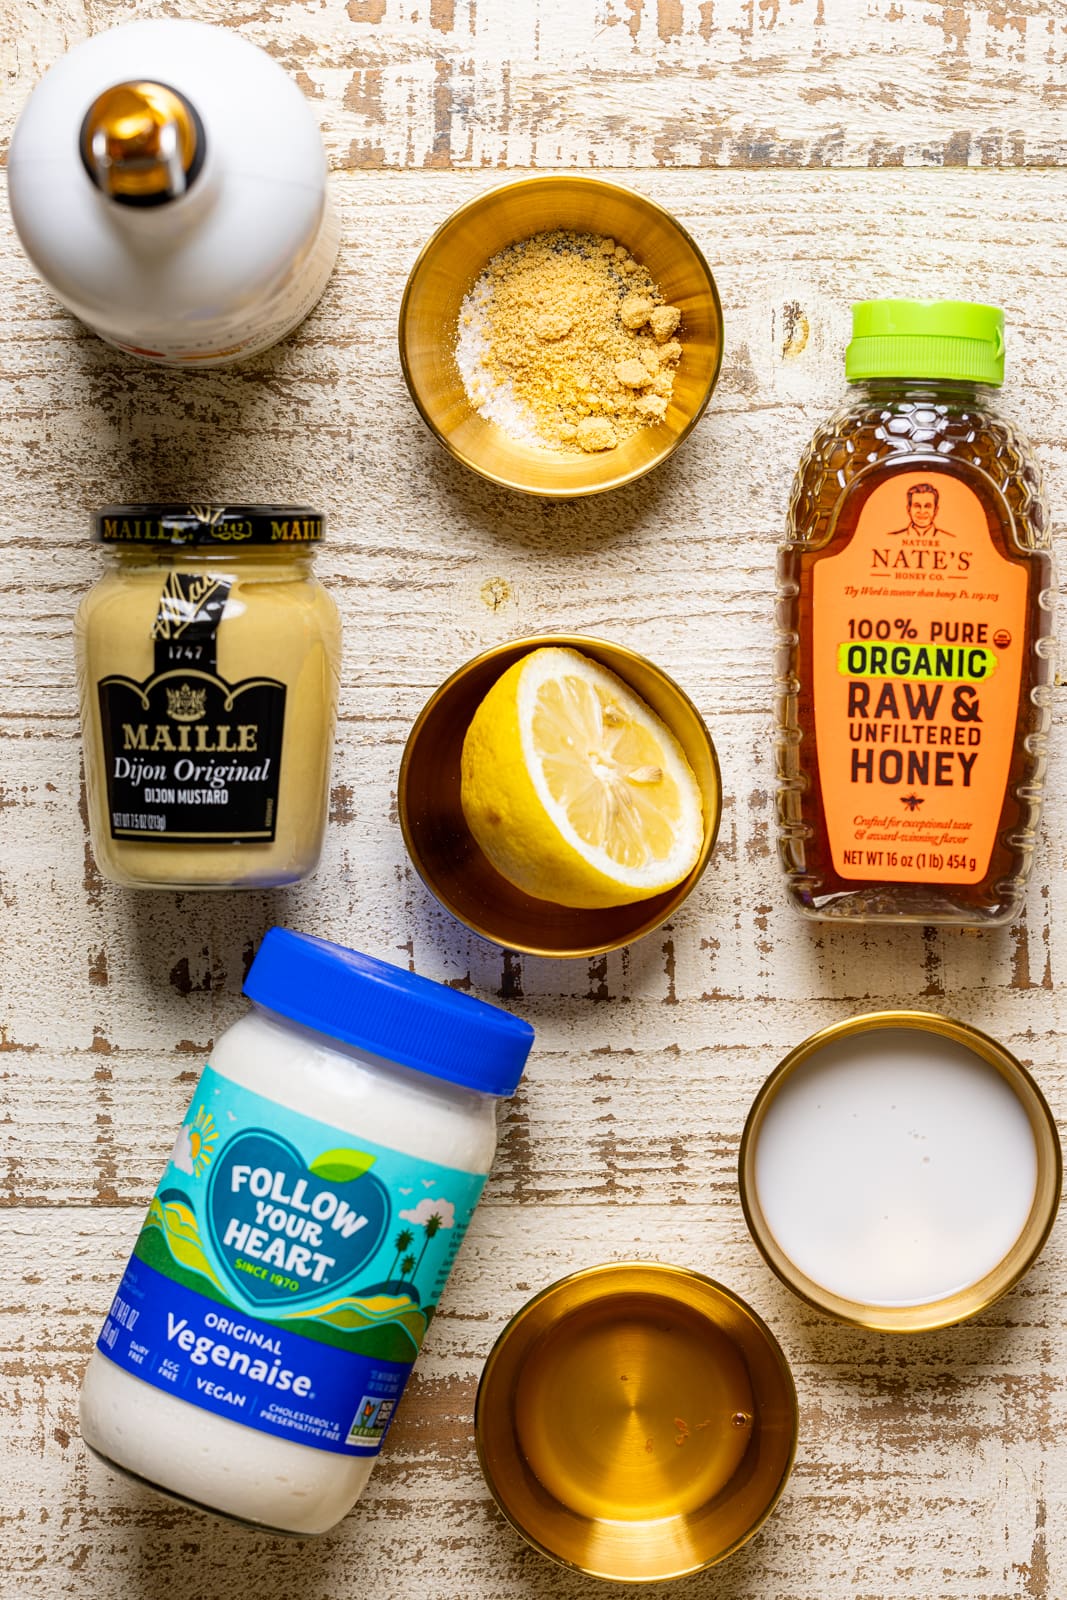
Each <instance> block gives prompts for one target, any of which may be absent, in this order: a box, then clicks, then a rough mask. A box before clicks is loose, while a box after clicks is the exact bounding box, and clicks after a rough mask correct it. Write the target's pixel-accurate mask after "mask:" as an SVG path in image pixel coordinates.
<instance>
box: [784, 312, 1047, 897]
mask: <svg viewBox="0 0 1067 1600" xmlns="http://www.w3.org/2000/svg"><path fill="white" fill-rule="evenodd" d="M845 373H846V377H847V378H848V380H849V382H850V383H851V384H853V385H855V390H854V393H853V396H852V397H851V399H850V400H849V402H848V403H847V404H846V406H845V407H844V408H843V409H842V410H840V411H839V412H838V413H837V414H836V415H835V416H833V417H832V418H831V419H830V420H829V421H828V422H826V423H825V424H823V426H821V427H820V428H819V429H818V430H817V432H816V434H815V437H814V439H813V440H812V442H811V444H810V446H809V447H808V450H807V451H806V453H805V455H804V457H803V460H802V461H801V463H800V466H799V468H798V471H797V475H796V478H795V480H794V484H793V493H792V499H791V502H790V507H789V522H788V534H787V542H786V543H785V544H784V545H783V546H782V548H781V550H780V553H779V565H778V626H779V634H778V678H777V724H778V740H777V769H778V840H779V852H780V855H781V860H782V865H783V867H784V870H785V873H786V876H787V879H788V885H789V894H790V897H791V899H792V901H793V903H794V904H795V905H796V906H797V907H799V909H800V910H801V911H802V912H804V913H805V914H806V915H807V916H809V917H815V918H819V919H822V920H838V919H851V920H854V921H862V922H897V921H904V922H921V923H957V924H963V925H969V926H989V925H996V924H1000V923H1004V922H1008V921H1010V920H1012V919H1013V918H1015V917H1016V916H1017V915H1018V913H1019V911H1020V909H1021V906H1022V903H1023V896H1024V892H1025V888H1026V881H1027V877H1028V875H1029V872H1030V867H1031V863H1032V860H1033V853H1034V843H1035V834H1036V829H1037V826H1038V821H1039V816H1040V810H1041V799H1042V793H1043V789H1044V780H1045V763H1046V747H1047V733H1048V726H1049V716H1050V704H1051V689H1050V684H1051V678H1052V653H1053V641H1052V638H1051V626H1052V603H1053V594H1052V583H1053V575H1052V557H1051V555H1050V552H1049V543H1050V541H1049V532H1048V515H1047V511H1046V507H1045V502H1044V499H1043V495H1042V487H1041V477H1040V473H1039V470H1038V467H1037V464H1036V462H1035V461H1034V459H1033V456H1032V455H1031V452H1030V448H1029V446H1028V445H1027V443H1026V441H1025V440H1024V439H1023V438H1022V437H1021V436H1020V434H1019V433H1018V431H1017V430H1016V429H1015V428H1014V426H1013V425H1012V424H1011V423H1010V422H1007V421H1005V420H1004V418H1003V417H1001V416H1000V415H999V414H998V413H997V412H996V411H995V410H994V409H993V408H992V401H991V396H990V390H991V389H992V388H995V387H996V386H998V385H999V384H1000V383H1002V382H1003V376H1004V316H1003V313H1002V312H1001V311H1000V310H999V309H998V308H996V307H995V306H984V305H972V304H970V303H967V302H963V301H954V300H945V301H916V300H871V301H865V302H863V303H861V304H859V305H857V306H855V307H854V308H853V330H852V341H851V343H850V344H849V346H848V351H847V354H846V358H845Z"/></svg>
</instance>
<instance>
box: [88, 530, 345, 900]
mask: <svg viewBox="0 0 1067 1600" xmlns="http://www.w3.org/2000/svg"><path fill="white" fill-rule="evenodd" d="M322 536H323V519H322V517H321V515H320V514H319V513H318V512H317V511H312V510H310V509H309V508H308V507H306V506H238V505H232V506H180V505H130V506H109V507H107V508H106V509H105V510H103V511H101V512H99V513H98V514H97V515H96V517H95V518H94V524H93V537H94V538H95V539H96V540H97V541H99V542H100V543H101V544H102V545H103V546H104V547H105V549H106V551H107V556H108V566H107V570H106V572H105V573H104V575H103V576H102V577H101V579H100V581H99V582H98V583H97V584H96V585H95V586H94V587H93V588H92V589H91V590H90V591H89V593H88V594H87V595H86V596H85V598H84V599H83V601H82V603H81V605H80V607H79V608H78V614H77V619H76V622H75V642H76V651H77V661H78V678H79V687H80V693H81V713H82V731H83V739H84V747H85V776H86V785H87V789H88V797H89V828H90V834H91V836H92V846H93V854H94V855H95V857H96V862H97V865H98V867H99V868H100V871H101V872H102V873H103V874H104V875H105V876H106V877H108V878H111V879H113V880H114V881H115V882H116V883H120V884H124V885H126V886H127V887H129V888H167V889H223V888H272V887H277V886H280V885H282V884H287V883H295V882H297V881H299V880H300V879H301V878H306V877H307V876H308V875H309V874H310V873H311V872H313V871H314V870H315V867H316V865H317V864H318V859H319V854H320V851H321V849H322V840H323V835H324V832H325V828H326V817H327V811H328V806H329V780H330V757H331V754H332V749H333V732H334V721H335V716H336V709H337V691H338V680H339V673H340V656H341V625H340V619H339V617H338V614H337V607H336V606H335V605H334V602H333V600H332V599H331V597H330V595H329V594H328V593H327V591H326V590H325V589H324V588H323V587H322V585H321V584H320V583H319V582H317V581H316V579H315V577H314V575H313V573H312V567H311V563H312V557H313V555H314V552H315V549H316V547H317V545H318V544H319V543H320V541H321V539H322Z"/></svg>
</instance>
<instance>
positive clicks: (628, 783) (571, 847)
mask: <svg viewBox="0 0 1067 1600" xmlns="http://www.w3.org/2000/svg"><path fill="white" fill-rule="evenodd" d="M461 775H462V787H461V799H462V805H463V815H464V816H465V818H466V819H467V826H468V827H469V828H470V830H471V833H472V834H473V835H474V838H475V839H476V840H477V842H478V844H479V846H480V847H481V849H482V850H483V851H484V853H485V854H486V855H487V856H488V858H489V860H490V861H491V862H492V864H493V866H494V867H495V868H496V870H497V871H498V872H499V873H500V874H501V875H502V876H503V877H505V878H507V880H508V882H509V883H512V884H514V885H515V886H516V888H519V889H522V890H524V891H525V892H526V893H527V894H529V895H533V896H534V897H535V898H536V899H538V900H551V901H554V902H555V904H557V905H563V906H573V907H583V908H587V909H592V908H597V907H606V906H621V905H628V904H629V903H630V902H631V901H634V900H645V899H648V898H649V897H650V896H652V895H656V894H662V893H663V891H664V890H665V889H670V888H673V886H674V885H675V884H676V883H680V882H681V881H682V879H683V878H685V877H687V876H688V874H689V873H690V872H691V871H692V870H693V867H694V866H695V865H696V862H697V860H698V858H699V856H700V851H701V847H702V845H703V842H704V814H703V806H702V803H701V795H700V787H699V785H698V783H697V780H696V778H695V777H694V775H693V771H692V768H691V767H690V766H689V763H688V762H687V761H686V758H685V755H684V753H683V751H682V748H681V745H680V744H679V743H678V741H677V739H676V738H675V737H674V735H673V734H672V733H671V731H670V729H669V728H667V727H666V726H665V725H664V723H662V722H661V721H660V719H659V717H657V716H656V714H655V712H653V711H652V710H650V708H649V707H648V706H647V705H645V703H644V701H643V700H640V699H639V698H638V697H637V695H635V694H634V693H633V691H632V690H631V689H629V688H627V686H626V684H624V683H623V682H622V680H621V679H620V678H617V677H616V676H615V674H614V673H613V672H609V671H608V670H607V668H606V667H602V666H601V665H600V663H599V662H597V661H591V660H590V659H589V658H588V657H587V656H583V655H581V654H580V653H579V652H578V651H577V650H568V649H562V648H557V647H555V646H552V647H547V648H545V649H542V650H534V651H532V652H531V654H530V655H528V656H524V657H523V658H522V660H521V661H517V662H516V663H515V665H514V666H512V667H509V668H508V670H507V672H505V673H504V674H503V676H502V677H501V678H498V680H497V681H496V683H495V684H494V685H493V687H492V688H491V689H490V691H489V693H488V694H487V695H486V697H485V699H484V700H483V701H482V703H481V705H480V706H479V707H478V709H477V711H476V712H475V714H474V718H473V720H472V722H471V725H470V727H469V728H468V730H467V736H466V738H465V740H464V742H463V756H462V763H461Z"/></svg>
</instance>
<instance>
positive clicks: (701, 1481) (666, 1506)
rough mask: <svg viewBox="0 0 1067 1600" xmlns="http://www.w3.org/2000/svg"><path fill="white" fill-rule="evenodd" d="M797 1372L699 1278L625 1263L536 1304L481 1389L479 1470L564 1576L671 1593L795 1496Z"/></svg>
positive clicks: (507, 1512) (751, 1315)
mask: <svg viewBox="0 0 1067 1600" xmlns="http://www.w3.org/2000/svg"><path fill="white" fill-rule="evenodd" d="M797 1426H798V1418H797V1400H796V1390H795V1388H794V1386H793V1379H792V1376H791V1374H790V1371H789V1367H788V1365H787V1363H786V1359H785V1357H784V1355H783V1354H782V1351H781V1349H780V1348H779V1345H778V1342H777V1340H776V1339H775V1338H774V1335H773V1334H772V1333H771V1332H770V1330H769V1328H767V1326H766V1325H765V1323H764V1322H762V1321H761V1319H760V1318H759V1317H758V1316H757V1315H756V1313H755V1312H754V1311H753V1310H752V1309H751V1307H749V1306H747V1305H746V1304H745V1302H744V1301H743V1300H741V1299H739V1298H738V1296H737V1295H735V1294H732V1293H731V1292H730V1290H729V1289H724V1288H723V1287H722V1285H721V1284H718V1283H715V1282H713V1281H712V1279H710V1278H705V1277H704V1276H703V1275H702V1274H700V1273H698V1272H690V1271H686V1270H684V1269H683V1268H680V1267H670V1266H664V1265H661V1264H659V1263H648V1262H617V1263H612V1264H609V1265H607V1266H600V1267H590V1268H588V1269H587V1270H586V1271H584V1272H576V1273H574V1274H573V1275H572V1276H571V1277H568V1278H563V1279H561V1280H560V1281H559V1282H558V1283H554V1284H552V1285H551V1286H550V1287H549V1288H547V1289H544V1290H542V1292H541V1293H540V1294H539V1295H537V1296H535V1298H534V1299H533V1300H531V1301H529V1302H528V1304H527V1305H525V1306H524V1307H523V1308H522V1310H521V1311H520V1312H519V1313H518V1315H517V1316H515V1317H513V1318H512V1320H511V1321H510V1322H509V1323H508V1325H507V1327H506V1328H505V1329H504V1331H503V1332H502V1333H501V1335H500V1337H499V1338H498V1339H497V1341H496V1344H495V1345H494V1346H493V1349H492V1351H491V1353H490V1355H489V1359H488V1361H487V1362H486V1364H485V1370H484V1371H483V1373H482V1379H481V1383H480V1384H479V1386H478V1398H477V1402H476V1405H475V1413H474V1431H475V1438H476V1441H477V1446H478V1459H479V1461H480V1462H481V1467H482V1471H483V1473H484V1474H485V1480H486V1483H487V1484H488V1485H489V1489H490V1491H491V1492H492V1495H493V1498H494V1499H495V1501H496V1503H497V1505H498V1506H499V1507H500V1510H501V1511H502V1512H503V1514H504V1516H505V1517H506V1518H507V1520H508V1521H509V1522H510V1523H511V1525H512V1527H513V1528H515V1529H516V1530H517V1531H518V1532H519V1533H520V1534H521V1535H522V1536H523V1538H524V1539H526V1540H527V1541H528V1542H529V1543H530V1544H532V1545H533V1546H534V1548H535V1549H537V1550H539V1551H540V1552H541V1553H542V1555H546V1556H550V1557H551V1558H552V1559H553V1560H555V1561H558V1562H560V1563H561V1564H562V1565H563V1566H565V1567H570V1568H572V1569H574V1570H576V1571H578V1572H582V1573H586V1574H587V1575H588V1576H590V1577H597V1578H610V1579H614V1580H615V1581H616V1582H620V1583H654V1582H657V1581H659V1580H662V1579H666V1578H681V1577H685V1576H686V1575H688V1574H690V1573H693V1572H699V1571H701V1570H702V1569H703V1568H705V1567H711V1566H714V1565H715V1563H716V1562H719V1561H722V1560H724V1559H725V1557H726V1556H728V1555H731V1554H732V1553H733V1551H735V1550H737V1549H738V1548H739V1547H740V1546H741V1545H743V1544H744V1543H745V1541H746V1540H747V1539H750V1538H751V1537H752V1535H753V1534H754V1533H755V1532H756V1530H757V1528H759V1526H760V1525H761V1523H763V1521H764V1520H765V1519H766V1518H767V1517H768V1516H769V1515H770V1513H771V1511H772V1510H773V1509H774V1506H775V1504H776V1503H777V1501H778V1498H779V1496H780V1495H781V1493H782V1490H783V1489H784V1488H785V1483H786V1479H787V1478H788V1476H789V1472H790V1469H791V1467H792V1465H793V1458H794V1455H795V1453H796V1442H797Z"/></svg>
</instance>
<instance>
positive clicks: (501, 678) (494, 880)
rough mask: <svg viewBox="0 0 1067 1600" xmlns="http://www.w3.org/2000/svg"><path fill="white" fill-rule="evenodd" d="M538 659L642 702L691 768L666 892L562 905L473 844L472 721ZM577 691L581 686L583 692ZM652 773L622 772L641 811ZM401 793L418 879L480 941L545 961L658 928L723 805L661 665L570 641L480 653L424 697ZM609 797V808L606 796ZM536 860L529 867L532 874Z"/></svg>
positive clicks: (698, 734)
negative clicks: (677, 866)
mask: <svg viewBox="0 0 1067 1600" xmlns="http://www.w3.org/2000/svg"><path fill="white" fill-rule="evenodd" d="M546 660H548V661H555V660H559V661H562V662H563V663H564V667H565V668H568V669H570V668H573V669H574V670H575V671H576V673H578V674H581V673H582V672H583V671H584V674H585V676H586V677H587V678H588V677H591V676H592V677H593V678H594V681H597V682H600V683H606V684H608V685H609V692H610V688H611V687H614V688H615V689H616V690H617V693H618V696H619V699H620V702H621V703H623V704H626V705H633V704H638V705H640V706H643V708H644V709H645V710H646V711H647V712H648V713H649V714H650V717H651V718H653V719H655V721H656V723H657V724H658V725H659V726H660V727H662V728H663V729H664V730H665V732H666V735H667V737H668V738H669V739H670V741H671V744H672V746H673V748H674V750H675V752H676V755H677V756H678V757H679V758H680V760H682V761H684V764H685V765H686V767H687V768H688V770H689V773H690V775H691V781H692V783H693V786H694V789H695V791H696V800H695V828H694V830H693V832H694V836H692V837H691V838H690V840H689V846H690V847H691V855H690V856H687V857H686V860H685V862H684V865H685V867H686V870H685V871H684V875H683V876H681V877H680V879H679V881H676V882H674V883H672V884H671V885H670V886H669V887H667V888H666V889H664V890H663V892H648V893H646V895H645V897H643V898H633V899H632V900H630V902H629V903H625V904H606V903H600V904H595V905H588V904H586V905H582V904H573V903H571V904H563V903H560V901H559V900H555V899H549V898H542V897H540V896H539V895H538V894H537V893H536V892H526V890H525V889H524V888H522V887H518V886H516V882H515V878H514V876H512V877H511V878H510V879H509V877H508V876H505V875H504V871H506V870H508V869H507V862H506V860H505V862H504V871H502V870H499V867H500V865H501V862H500V858H499V857H498V863H497V865H494V864H493V862H492V861H491V860H490V858H489V855H488V854H487V853H486V850H485V849H484V848H483V847H482V844H480V843H479V842H478V841H477V840H476V838H475V833H474V831H472V825H471V823H472V820H475V819H474V818H473V813H472V810H471V805H470V797H469V792H465V790H464V760H465V758H464V750H465V747H466V749H467V753H468V757H469V753H470V736H471V735H472V732H473V730H474V728H475V725H476V723H477V721H478V719H479V718H481V717H483V716H484V713H485V709H486V708H487V707H488V706H490V704H491V699H490V697H491V696H494V695H503V693H504V689H505V686H506V685H507V683H508V680H509V674H513V673H514V671H515V669H517V668H518V667H520V666H523V667H525V666H530V667H532V666H533V665H535V664H539V663H541V662H544V661H546ZM582 687H583V685H582V684H580V683H579V684H578V688H579V690H580V689H581V688H582ZM609 714H610V713H609ZM506 715H507V712H506V710H505V716H506ZM595 715H596V712H595V708H594V716H595ZM606 721H607V716H606V717H605V722H606ZM617 732H618V734H619V736H621V735H622V734H624V733H625V734H626V735H627V737H628V736H629V732H628V730H626V729H619V730H616V729H615V728H609V729H608V730H607V734H608V739H607V742H608V744H609V745H611V744H614V741H615V738H616V733H617ZM636 759H637V760H642V759H643V757H641V756H640V755H638V757H637V758H636ZM515 764H516V763H515V762H511V761H509V760H508V759H507V757H506V756H505V757H504V759H502V760H501V761H499V762H498V763H497V765H498V766H501V767H505V766H506V767H510V768H513V767H514V765H515ZM659 776H661V774H659V773H657V772H654V771H649V770H648V769H641V768H640V767H638V769H637V770H636V771H635V772H631V773H630V777H632V778H636V780H637V787H638V794H637V799H636V803H637V805H639V806H640V805H643V804H644V803H645V801H646V799H647V797H648V794H649V791H655V790H656V789H657V788H658V783H657V782H656V781H655V780H656V779H657V778H658V777H659ZM646 780H648V781H646ZM606 781H607V780H606ZM610 782H611V783H613V782H614V775H611V776H610ZM620 786H621V785H620ZM397 797H398V809H399V815H400V826H401V829H402V831H403V835H404V842H405V844H406V845H407V848H408V853H409V855H410V856H411V859H412V861H413V863H414V865H415V867H416V869H417V871H418V873H419V875H420V877H421V878H422V880H423V882H424V883H425V884H426V885H427V887H428V888H429V889H430V890H431V891H432V893H433V894H435V895H436V896H437V898H438V900H440V902H441V904H442V905H443V906H444V907H445V908H446V910H448V911H450V912H451V913H452V915H453V916H455V917H458V918H459V920H460V921H461V922H463V923H465V924H466V926H467V927H468V928H471V929H472V930H473V931H474V932H475V933H478V934H481V935H482V937H483V938H486V939H492V940H494V941H495V942H496V943H497V944H500V945H503V946H504V947H505V948H506V949H510V950H517V951H520V952H522V953H525V954H528V955H542V956H573V957H578V956H594V955H603V954H605V953H606V952H607V951H609V950H614V949H617V948H618V947H619V946H621V945H624V944H629V943H630V942H631V941H632V940H634V939H637V938H640V937H641V935H642V934H646V933H649V932H651V931H652V929H654V928H657V927H659V926H660V925H661V924H662V923H663V922H665V921H666V920H667V918H668V917H670V916H671V915H672V914H673V913H674V912H675V911H677V909H678V907H679V906H680V905H681V904H682V902H683V901H684V900H685V899H686V898H687V896H688V895H689V894H690V893H691V892H692V890H693V888H694V887H695V885H696V883H697V882H698V880H699V878H700V876H701V874H702V873H703V871H704V869H705V867H706V866H707V864H708V860H709V858H710V856H711V852H712V849H713V847H714V844H715V838H716V835H717V833H718V828H719V819H720V813H721V808H722V788H721V782H720V776H719V765H718V759H717V757H716V753H715V746H714V744H713V743H712V739H711V735H710V733H709V732H708V730H707V728H706V727H705V725H704V722H703V720H702V719H701V716H700V713H699V712H698V711H697V709H696V707H695V706H694V704H693V702H692V701H691V700H690V699H689V697H688V695H686V694H685V693H684V692H683V690H682V689H680V688H679V686H678V685H677V684H676V683H675V682H674V680H673V679H672V678H670V677H668V675H667V674H666V673H665V672H664V671H663V670H662V669H661V668H659V667H657V666H655V665H654V664H653V663H652V662H651V661H648V660H646V659H645V657H644V656H640V655H637V654H636V653H635V652H634V651H632V650H628V649H626V648H625V646H622V645H617V644H612V643H608V642H607V641H605V640H602V639H590V638H585V637H582V636H579V635H571V634H545V635H541V636H534V637H530V638H525V639H515V640H511V641H509V642H508V643H506V644H501V645H496V646H494V647H493V648H492V649H489V650H486V651H483V653H482V654H481V655H478V656H476V657H474V659H473V660H471V661H468V662H467V663H466V665H464V666H462V667H460V668H459V670H458V671H457V672H454V673H453V674H452V676H451V677H450V678H449V679H447V681H446V682H445V683H444V684H442V685H441V687H440V688H439V689H437V690H436V691H435V693H434V694H433V695H432V696H431V697H430V699H429V700H428V701H427V703H426V705H425V706H424V707H423V709H422V711H421V713H420V714H419V716H418V718H417V719H416V721H415V723H414V726H413V727H412V730H411V733H410V734H409V736H408V740H407V745H406V747H405V750H404V755H403V759H402V761H401V765H400V776H399V781H398V786H397ZM511 798H512V799H513V798H514V791H512V796H511ZM606 798H607V800H608V803H609V805H610V803H611V797H610V795H609V796H607V797H606ZM465 799H466V800H467V806H466V809H465V806H464V800H465ZM623 804H624V805H625V804H626V796H625V794H624V795H623ZM498 809H499V810H500V811H501V812H504V813H505V814H507V813H508V812H509V810H510V814H511V816H512V818H513V819H514V833H515V835H516V837H517V838H518V839H519V841H520V843H525V842H527V840H529V839H532V838H533V832H532V829H528V828H527V827H525V826H524V823H523V819H522V818H521V817H518V816H517V814H516V812H515V811H514V809H513V808H510V807H509V806H508V805H502V806H500V807H499V808H498ZM541 859H542V860H543V859H544V858H541ZM537 864H538V863H537V861H536V860H535V863H534V865H535V867H536V865H537ZM661 881H666V880H665V879H664V880H661ZM572 898H573V897H572ZM594 898H596V897H595V895H594Z"/></svg>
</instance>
